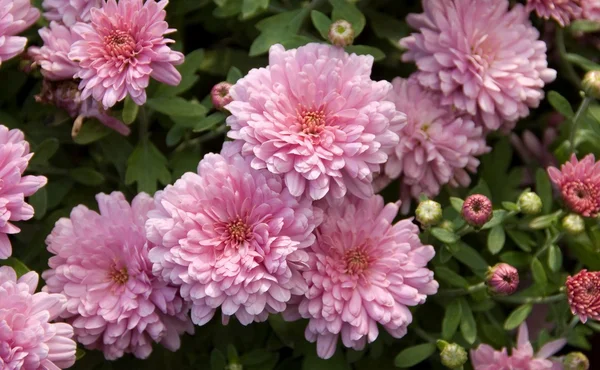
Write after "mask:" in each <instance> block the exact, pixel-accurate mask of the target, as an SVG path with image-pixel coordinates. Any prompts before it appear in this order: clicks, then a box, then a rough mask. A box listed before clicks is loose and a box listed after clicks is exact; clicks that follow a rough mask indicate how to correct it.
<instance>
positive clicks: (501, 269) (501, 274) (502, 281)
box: [486, 263, 519, 295]
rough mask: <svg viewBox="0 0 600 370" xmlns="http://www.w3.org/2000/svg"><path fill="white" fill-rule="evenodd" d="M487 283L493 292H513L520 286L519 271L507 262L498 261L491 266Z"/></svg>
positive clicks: (501, 293) (502, 293)
mask: <svg viewBox="0 0 600 370" xmlns="http://www.w3.org/2000/svg"><path fill="white" fill-rule="evenodd" d="M486 285H487V286H488V290H489V291H490V292H491V293H493V294H498V295H510V294H513V293H514V292H516V291H517V288H518V287H519V271H517V269H516V268H514V267H513V266H511V265H509V264H507V263H498V264H496V265H495V266H493V267H490V268H489V270H488V272H487V276H486Z"/></svg>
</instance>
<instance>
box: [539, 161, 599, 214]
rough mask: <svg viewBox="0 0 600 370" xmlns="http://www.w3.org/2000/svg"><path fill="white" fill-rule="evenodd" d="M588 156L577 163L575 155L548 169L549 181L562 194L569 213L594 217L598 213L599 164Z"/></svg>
mask: <svg viewBox="0 0 600 370" xmlns="http://www.w3.org/2000/svg"><path fill="white" fill-rule="evenodd" d="M595 160H596V159H595V158H594V155H593V154H588V155H587V156H585V158H583V159H582V160H581V162H579V161H578V160H577V157H576V156H575V154H573V155H572V156H571V160H570V161H569V162H566V163H565V164H563V165H562V166H561V167H560V171H559V170H558V168H555V167H548V175H549V176H550V179H551V180H552V182H554V184H555V185H556V186H558V188H559V189H560V193H561V194H562V197H563V200H564V201H565V204H566V205H567V207H569V209H571V211H573V212H575V213H577V214H580V215H582V216H584V217H596V216H597V215H598V213H599V212H600V162H595Z"/></svg>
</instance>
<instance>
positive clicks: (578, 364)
mask: <svg viewBox="0 0 600 370" xmlns="http://www.w3.org/2000/svg"><path fill="white" fill-rule="evenodd" d="M563 365H564V367H565V370H588V369H589V368H590V361H589V360H588V358H587V357H586V356H585V355H584V354H583V353H581V352H571V353H569V354H568V355H566V356H565V358H564V359H563Z"/></svg>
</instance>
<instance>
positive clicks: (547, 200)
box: [535, 168, 552, 213]
mask: <svg viewBox="0 0 600 370" xmlns="http://www.w3.org/2000/svg"><path fill="white" fill-rule="evenodd" d="M535 190H536V193H537V195H539V197H540V199H541V200H542V213H548V212H550V211H551V210H552V184H551V183H550V178H549V177H548V174H547V173H546V171H545V170H544V169H542V168H538V170H537V172H536V173H535Z"/></svg>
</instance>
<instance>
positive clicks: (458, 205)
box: [450, 197, 465, 213]
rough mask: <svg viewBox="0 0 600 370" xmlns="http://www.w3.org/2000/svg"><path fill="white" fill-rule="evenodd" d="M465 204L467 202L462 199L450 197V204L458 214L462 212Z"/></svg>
mask: <svg viewBox="0 0 600 370" xmlns="http://www.w3.org/2000/svg"><path fill="white" fill-rule="evenodd" d="M464 202H465V201H464V200H462V199H460V198H456V197H450V204H452V208H454V210H455V211H456V212H458V213H461V212H462V207H463V203H464Z"/></svg>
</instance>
